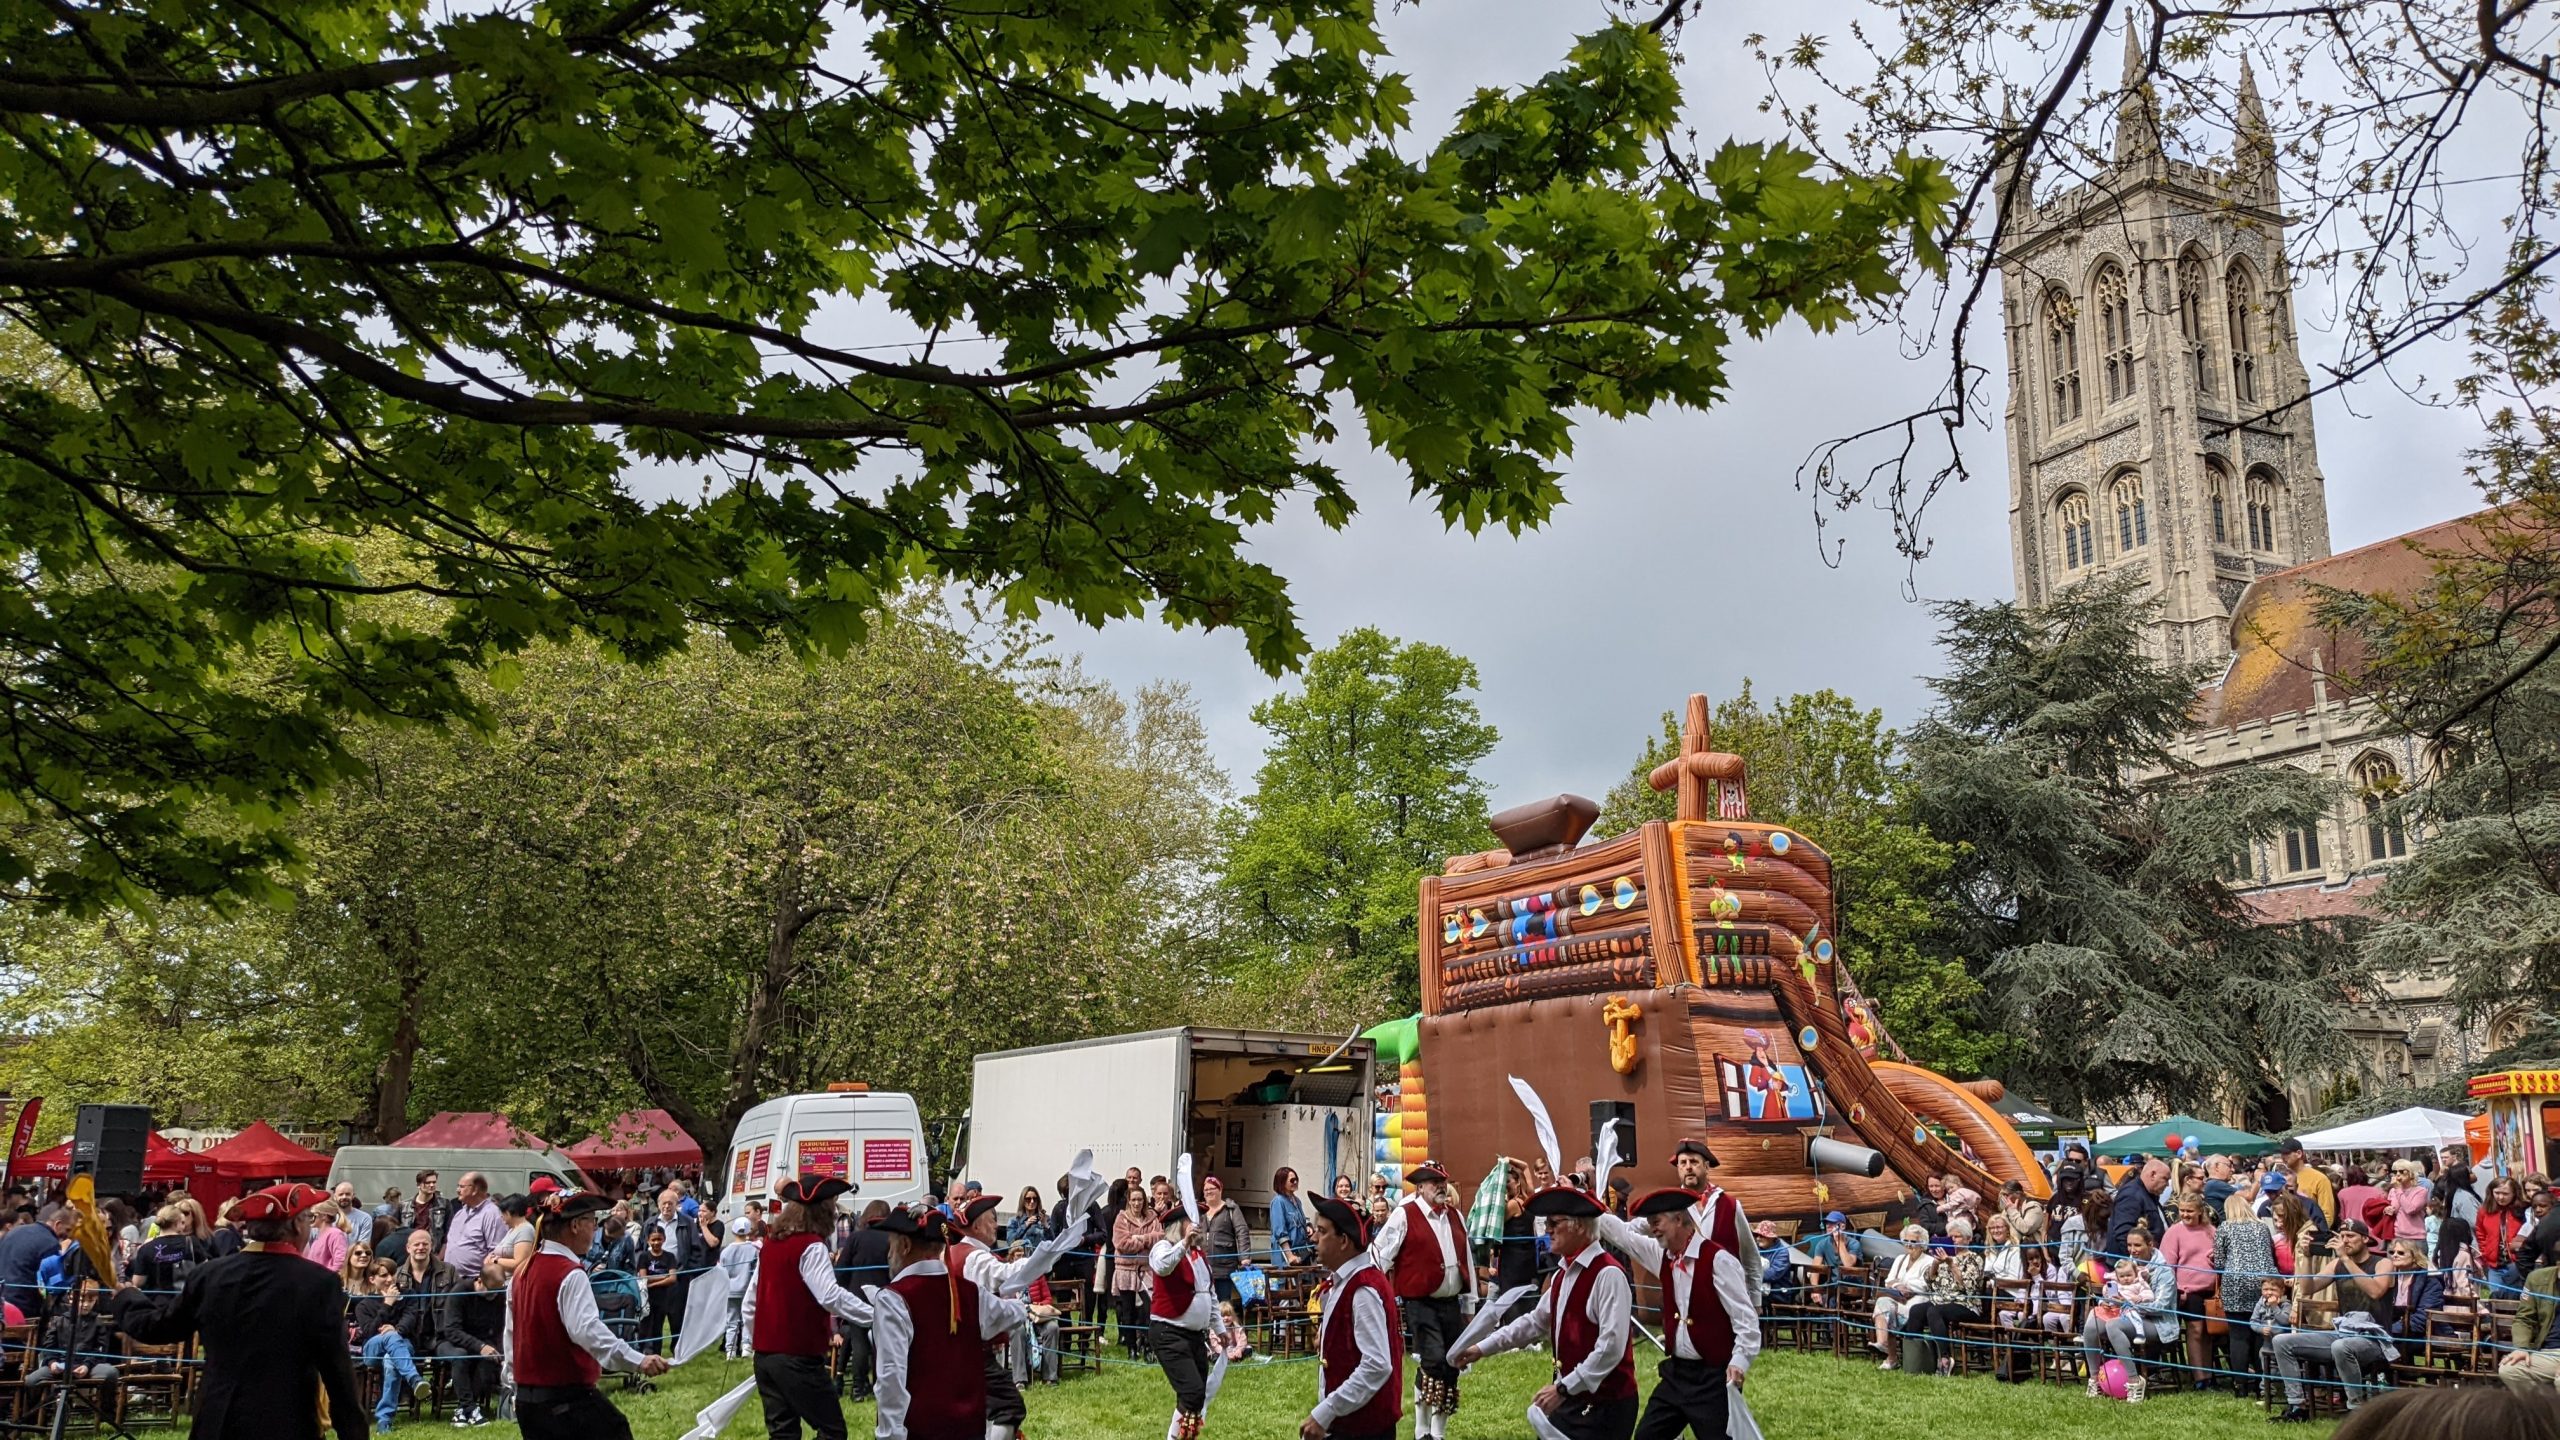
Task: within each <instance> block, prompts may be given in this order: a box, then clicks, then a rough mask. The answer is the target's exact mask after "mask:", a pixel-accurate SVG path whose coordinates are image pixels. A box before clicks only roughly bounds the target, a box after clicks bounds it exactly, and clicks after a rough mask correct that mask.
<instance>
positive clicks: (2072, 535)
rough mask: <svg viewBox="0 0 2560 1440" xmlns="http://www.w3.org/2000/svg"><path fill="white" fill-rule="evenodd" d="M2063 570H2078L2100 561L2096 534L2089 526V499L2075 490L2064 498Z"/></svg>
mask: <svg viewBox="0 0 2560 1440" xmlns="http://www.w3.org/2000/svg"><path fill="white" fill-rule="evenodd" d="M2060 508H2061V516H2062V568H2063V569H2065V570H2078V569H2080V568H2081V567H2083V566H2087V565H2094V564H2096V563H2097V560H2098V547H2097V543H2096V539H2095V532H2093V531H2092V530H2091V528H2090V524H2089V497H2088V496H2087V495H2084V494H2082V493H2081V492H2079V491H2077V490H2074V491H2072V492H2071V493H2070V494H2068V495H2066V496H2064V497H2062V505H2061V507H2060Z"/></svg>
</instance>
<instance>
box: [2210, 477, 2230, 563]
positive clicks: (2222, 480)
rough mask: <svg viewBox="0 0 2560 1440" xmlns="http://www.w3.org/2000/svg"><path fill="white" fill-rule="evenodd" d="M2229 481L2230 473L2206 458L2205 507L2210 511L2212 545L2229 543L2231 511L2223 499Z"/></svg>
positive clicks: (2226, 501) (2227, 491) (2228, 489)
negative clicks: (2211, 518) (2211, 517)
mask: <svg viewBox="0 0 2560 1440" xmlns="http://www.w3.org/2000/svg"><path fill="white" fill-rule="evenodd" d="M2230 479H2231V476H2230V472H2228V471H2226V470H2224V469H2223V468H2222V462H2221V461H2219V460H2214V459H2210V458H2208V459H2207V460H2206V461H2205V462H2204V497H2205V505H2206V507H2207V508H2208V509H2209V510H2211V511H2212V516H2213V543H2214V544H2216V545H2228V544H2230V543H2231V509H2230V502H2229V501H2228V500H2227V499H2226V498H2225V497H2226V496H2227V495H2228V494H2229V493H2230V489H2231V486H2230V483H2229V482H2230Z"/></svg>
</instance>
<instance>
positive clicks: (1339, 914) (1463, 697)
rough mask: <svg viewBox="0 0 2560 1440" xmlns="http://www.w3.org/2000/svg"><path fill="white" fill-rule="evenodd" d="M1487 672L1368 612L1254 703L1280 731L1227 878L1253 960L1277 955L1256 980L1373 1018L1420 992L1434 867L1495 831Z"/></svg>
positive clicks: (1260, 718)
mask: <svg viewBox="0 0 2560 1440" xmlns="http://www.w3.org/2000/svg"><path fill="white" fill-rule="evenodd" d="M1475 688H1476V667H1475V664H1474V662H1472V661H1469V660H1467V659H1466V658H1465V657H1463V656H1460V655H1456V654H1453V653H1451V652H1450V651H1447V650H1444V649H1442V648H1440V647H1439V646H1437V645H1429V644H1423V643H1420V642H1399V641H1397V640H1394V639H1392V638H1390V637H1388V636H1387V635H1385V634H1383V633H1381V632H1380V631H1378V630H1375V629H1371V628H1367V627H1363V628H1361V629H1358V630H1354V631H1352V632H1351V633H1349V634H1347V635H1345V636H1343V637H1342V639H1341V640H1340V641H1339V642H1337V643H1336V644H1335V645H1334V646H1333V647H1332V648H1331V649H1328V650H1324V651H1320V652H1318V653H1317V654H1316V655H1315V656H1313V657H1312V658H1310V659H1309V660H1308V661H1307V667H1306V680H1305V683H1304V685H1303V686H1302V687H1301V688H1300V689H1299V690H1297V691H1296V692H1294V693H1290V694H1283V695H1281V696H1278V697H1276V698H1274V699H1271V700H1267V701H1265V702H1263V703H1262V704H1261V705H1258V706H1256V707H1254V711H1253V719H1254V723H1255V724H1257V725H1260V726H1261V727H1262V728H1263V729H1264V730H1266V731H1268V732H1269V733H1270V737H1271V738H1270V741H1269V743H1268V745H1267V746H1266V748H1265V750H1264V752H1263V761H1262V768H1261V770H1260V771H1259V772H1257V773H1256V774H1255V776H1254V791H1253V793H1252V794H1251V795H1249V796H1247V797H1245V799H1244V801H1243V803H1242V804H1241V805H1240V806H1239V807H1238V808H1237V809H1236V811H1235V812H1234V814H1233V816H1232V818H1231V824H1230V827H1229V832H1228V839H1227V846H1226V863H1225V869H1224V883H1225V888H1226V891H1227V893H1228V895H1229V897H1230V899H1231V904H1232V906H1233V909H1234V914H1235V919H1236V921H1237V923H1238V924H1239V925H1240V927H1241V928H1242V931H1243V935H1244V938H1246V939H1247V940H1248V941H1249V942H1250V943H1251V946H1252V949H1253V951H1254V957H1253V962H1252V963H1253V964H1257V965H1260V966H1266V967H1277V970H1276V972H1275V973H1268V974H1262V975H1247V976H1246V977H1243V978H1244V983H1245V984H1246V985H1247V986H1248V987H1249V988H1252V989H1254V990H1256V991H1257V993H1269V994H1276V995H1283V996H1295V997H1298V999H1299V1000H1300V1001H1301V1002H1310V1003H1311V1002H1314V1001H1315V1000H1316V998H1317V994H1318V992H1330V994H1331V997H1332V999H1331V1003H1330V1005H1325V1006H1319V1007H1317V1009H1316V1011H1315V1013H1317V1014H1321V1015H1322V1016H1323V1017H1324V1018H1326V1019H1328V1020H1334V1019H1339V1018H1341V1015H1342V1009H1341V1007H1342V1006H1343V1005H1344V1004H1345V1003H1346V1002H1348V1004H1349V1005H1350V1006H1351V1013H1352V1014H1353V1015H1354V1016H1356V1015H1357V1014H1359V1013H1363V1012H1364V1011H1365V1013H1367V1014H1368V1015H1369V1016H1370V1017H1371V1018H1373V1019H1374V1018H1378V1017H1379V1016H1380V1015H1382V1014H1384V1013H1386V1012H1392V1013H1393V1014H1397V1015H1402V1014H1408V1013H1411V1011H1412V1010H1413V1009H1414V1008H1415V1007H1416V1006H1418V1005H1419V1004H1420V1003H1421V975H1420V969H1419V958H1418V955H1417V952H1416V949H1415V945H1416V940H1415V936H1416V928H1415V926H1416V921H1415V918H1414V917H1415V914H1416V907H1417V905H1418V904H1419V901H1420V891H1419V888H1418V887H1419V885H1420V883H1421V880H1422V877H1423V876H1424V875H1427V874H1431V873H1433V872H1435V871H1437V870H1438V869H1439V868H1440V863H1441V861H1442V859H1443V858H1444V857H1446V856H1449V855H1452V854H1458V853H1461V852H1465V851H1471V850H1481V849H1483V848H1485V846H1486V845H1487V844H1489V843H1490V841H1491V836H1490V834H1489V832H1487V831H1486V829H1485V826H1484V819H1485V787H1484V782H1483V781H1482V780H1481V779H1479V778H1478V777H1477V775H1476V766H1477V765H1479V764H1481V763H1482V762H1483V760H1484V758H1485V756H1486V755H1488V754H1490V753H1491V752H1492V750H1493V746H1494V742H1495V741H1496V740H1497V739H1498V738H1499V737H1498V736H1497V735H1496V734H1495V732H1494V728H1493V727H1492V726H1490V725H1488V724H1486V723H1485V722H1484V719H1483V717H1482V716H1481V715H1480V714H1479V713H1478V712H1477V710H1476V703H1475V701H1474V700H1473V699H1472V698H1471V695H1472V692H1473V691H1474V690H1475ZM1344 980H1349V981H1351V982H1352V983H1351V987H1350V989H1349V990H1348V991H1347V992H1346V991H1344V990H1342V989H1341V988H1340V986H1339V983H1338V982H1341V981H1344ZM1293 1013H1299V1014H1306V1013H1308V1012H1307V1011H1304V1010H1300V1011H1296V1012H1293ZM1302 1023H1313V1022H1312V1021H1311V1020H1310V1021H1304V1022H1302Z"/></svg>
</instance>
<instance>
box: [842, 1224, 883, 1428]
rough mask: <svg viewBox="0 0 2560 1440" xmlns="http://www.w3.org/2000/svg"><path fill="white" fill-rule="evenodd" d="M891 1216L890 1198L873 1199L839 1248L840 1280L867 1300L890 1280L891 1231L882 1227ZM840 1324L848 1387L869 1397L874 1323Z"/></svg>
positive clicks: (855, 1394) (858, 1397)
mask: <svg viewBox="0 0 2560 1440" xmlns="http://www.w3.org/2000/svg"><path fill="white" fill-rule="evenodd" d="M888 1218H889V1202H888V1201H886V1200H874V1201H872V1202H871V1203H870V1205H869V1206H867V1207H865V1208H864V1210H863V1212H862V1223H861V1224H859V1225H856V1226H855V1227H854V1229H853V1233H852V1234H850V1235H848V1236H846V1237H845V1240H844V1245H843V1246H842V1247H841V1248H839V1249H838V1250H837V1251H836V1269H837V1271H838V1272H840V1273H839V1274H838V1275H837V1277H836V1278H837V1281H838V1283H840V1284H842V1285H843V1286H844V1288H846V1289H847V1290H850V1291H852V1292H853V1293H854V1294H856V1295H859V1296H861V1297H862V1298H863V1300H864V1301H865V1302H866V1303H867V1302H869V1300H870V1299H871V1292H872V1291H873V1290H874V1289H876V1288H878V1287H879V1286H882V1285H886V1284H888V1283H889V1280H890V1278H891V1277H890V1275H889V1232H888V1231H886V1230H883V1229H881V1228H880V1222H881V1221H883V1220H886V1219H888ZM838 1328H839V1329H840V1330H842V1331H843V1333H844V1374H843V1381H844V1384H845V1387H846V1388H847V1389H848V1390H850V1391H852V1393H853V1398H854V1399H856V1400H868V1399H870V1398H872V1395H871V1327H870V1326H868V1325H854V1324H845V1325H841V1326H839V1327H838Z"/></svg>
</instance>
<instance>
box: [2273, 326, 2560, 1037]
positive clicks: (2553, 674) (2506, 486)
mask: <svg viewBox="0 0 2560 1440" xmlns="http://www.w3.org/2000/svg"><path fill="white" fill-rule="evenodd" d="M2547 288H2548V287H2547V286H2544V285H2539V284H2537V285H2535V286H2533V287H2531V288H2530V290H2529V291H2527V292H2526V293H2523V294H2520V295H2519V296H2517V297H2516V298H2515V299H2514V300H2513V301H2511V302H2509V303H2507V304H2504V305H2501V306H2498V307H2496V308H2495V309H2493V310H2491V311H2489V312H2487V313H2485V314H2483V315H2482V316H2481V317H2480V318H2479V319H2478V320H2477V321H2475V322H2474V324H2473V325H2472V327H2471V339H2472V342H2473V355H2474V360H2475V366H2476V369H2475V372H2474V374H2473V375H2472V376H2470V377H2469V378H2468V379H2466V380H2465V381H2464V383H2463V387H2462V388H2463V393H2464V395H2465V397H2466V398H2468V399H2469V400H2470V401H2471V402H2472V403H2473V405H2474V406H2475V407H2476V409H2477V410H2478V413H2479V415H2480V418H2481V421H2482V428H2483V437H2482V442H2481V444H2480V446H2479V448H2478V449H2477V450H2475V451H2474V452H2473V456H2472V461H2473V463H2472V475H2473V478H2474V480H2475V481H2476V482H2477V483H2478V485H2479V487H2480V492H2481V496H2482V498H2483V499H2484V500H2485V501H2487V502H2488V503H2489V504H2490V505H2491V506H2493V507H2494V510H2493V512H2492V513H2491V514H2489V515H2487V516H2485V517H2483V521H2482V523H2480V524H2477V525H2474V526H2470V527H2466V528H2464V529H2462V530H2458V531H2456V532H2454V533H2453V534H2451V535H2450V536H2448V537H2445V538H2443V539H2441V540H2439V541H2438V542H2436V543H2434V544H2433V545H2432V546H2429V547H2427V549H2426V559H2427V560H2428V562H2429V574H2428V576H2427V578H2426V580H2425V581H2424V582H2423V583H2421V584H2419V585H2418V586H2416V587H2414V588H2413V589H2411V590H2409V591H2407V592H2404V593H2358V594H2333V595H2330V596H2328V597H2326V600H2325V601H2324V606H2323V608H2324V610H2325V611H2326V612H2327V618H2328V619H2330V620H2332V621H2334V622H2336V623H2339V624H2342V625H2349V626H2353V627H2356V628H2357V629H2358V630H2359V631H2360V632H2361V634H2362V636H2363V638H2364V640H2365V642H2366V656H2367V658H2366V661H2365V664H2364V666H2363V668H2362V669H2361V671H2360V672H2359V673H2358V674H2356V675H2354V676H2352V677H2350V682H2349V683H2351V684H2352V685H2353V686H2354V688H2355V690H2356V692H2357V694H2358V697H2359V698H2360V699H2364V700H2367V701H2370V702H2372V703H2373V704H2375V705H2377V706H2378V707H2379V708H2380V710H2381V713H2382V714H2383V715H2385V716H2386V717H2388V719H2389V720H2390V722H2391V723H2392V724H2394V725H2395V726H2397V727H2398V728H2400V729H2401V730H2403V731H2404V732H2405V733H2409V734H2413V735H2416V736H2419V737H2421V738H2422V739H2423V740H2424V741H2425V742H2426V747H2427V753H2428V756H2429V761H2430V763H2429V764H2428V765H2427V766H2426V767H2424V768H2423V769H2422V770H2421V771H2420V772H2419V773H2418V774H2416V775H2413V776H2410V777H2408V780H2409V782H2410V783H2409V784H2408V786H2407V788H2405V789H2404V790H2403V791H2402V792H2401V793H2399V794H2397V795H2386V796H2376V797H2372V799H2373V800H2374V801H2376V802H2378V804H2377V811H2376V813H2375V814H2374V815H2373V816H2372V817H2371V823H2375V824H2379V825H2388V826H2396V827H2399V828H2400V829H2401V830H2402V831H2403V832H2404V833H2407V834H2410V835H2411V836H2412V838H2413V839H2414V841H2415V844H2414V845H2413V846H2412V848H2411V850H2410V853H2409V856H2408V858H2407V859H2406V860H2403V861H2401V862H2399V863H2398V864H2395V865H2393V866H2392V867H2391V868H2390V869H2389V871H2388V872H2387V875H2388V878H2387V879H2386V880H2385V882H2384V884H2383V887H2382V892H2381V896H2380V902H2381V908H2382V912H2383V913H2382V917H2381V922H2380V923H2379V924H2377V925H2376V926H2375V927H2374V929H2373V931H2372V933H2371V935H2370V936H2369V937H2368V940H2367V953H2368V956H2369V957H2370V958H2371V960H2372V961H2373V963H2374V964H2375V965H2376V966H2378V967H2385V968H2389V969H2393V970H2401V971H2408V970H2415V969H2424V970H2426V971H2428V972H2430V973H2435V974H2441V975H2447V976H2450V978H2451V979H2452V981H2453V990H2452V995H2453V999H2454V1000H2455V1001H2456V1003H2458V1004H2459V1005H2460V1006H2461V1008H2462V1011H2463V1013H2464V1015H2465V1017H2466V1018H2470V1019H2486V1018H2488V1017H2490V1016H2493V1015H2501V1014H2504V1013H2506V1012H2509V1011H2512V1010H2514V1009H2515V1008H2516V1007H2518V1006H2522V1007H2523V1008H2524V1009H2525V1011H2526V1012H2527V1014H2528V1015H2539V1016H2542V1017H2549V1016H2552V1015H2555V1014H2560V406H2556V405H2555V403H2554V398H2553V395H2554V391H2553V386H2554V383H2555V381H2560V328H2555V327H2554V325H2553V324H2552V322H2551V321H2550V320H2548V319H2547V318H2546V315H2545V312H2546V310H2547V308H2548V304H2547V296H2546V295H2545V294H2544V293H2543V292H2544V291H2545V290H2547Z"/></svg>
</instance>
